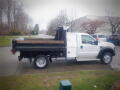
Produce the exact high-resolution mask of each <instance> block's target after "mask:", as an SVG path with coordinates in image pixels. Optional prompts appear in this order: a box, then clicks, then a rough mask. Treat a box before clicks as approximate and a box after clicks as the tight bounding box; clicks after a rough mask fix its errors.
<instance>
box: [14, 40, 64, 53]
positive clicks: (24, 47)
mask: <svg viewBox="0 0 120 90" xmlns="http://www.w3.org/2000/svg"><path fill="white" fill-rule="evenodd" d="M12 44H13V49H14V50H16V51H45V50H53V49H54V50H57V49H62V48H64V47H65V43H64V41H62V40H13V42H12Z"/></svg>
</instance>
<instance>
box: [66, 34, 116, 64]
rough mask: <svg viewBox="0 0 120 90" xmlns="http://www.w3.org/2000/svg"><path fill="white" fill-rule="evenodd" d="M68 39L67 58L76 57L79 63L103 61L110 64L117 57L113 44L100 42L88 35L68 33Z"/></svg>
mask: <svg viewBox="0 0 120 90" xmlns="http://www.w3.org/2000/svg"><path fill="white" fill-rule="evenodd" d="M66 38H67V58H72V57H75V58H76V60H77V61H90V60H102V61H103V62H104V63H106V64H108V63H110V62H111V60H112V56H114V55H115V46H114V45H113V44H112V43H108V42H104V41H98V40H96V39H95V38H94V37H92V36H91V35H89V34H87V33H71V32H67V35H66ZM103 59H104V60H103Z"/></svg>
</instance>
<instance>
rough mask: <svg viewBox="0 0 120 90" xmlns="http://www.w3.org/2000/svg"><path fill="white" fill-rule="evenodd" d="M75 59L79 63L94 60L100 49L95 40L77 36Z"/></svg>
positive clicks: (88, 36)
mask: <svg viewBox="0 0 120 90" xmlns="http://www.w3.org/2000/svg"><path fill="white" fill-rule="evenodd" d="M77 38H78V46H77V59H78V60H80V61H82V60H83V61H85V60H87V61H88V60H95V59H96V57H97V55H98V53H99V50H100V47H99V46H98V43H97V41H96V39H94V38H93V37H92V36H90V35H87V34H86V35H84V34H83V35H78V36H77Z"/></svg>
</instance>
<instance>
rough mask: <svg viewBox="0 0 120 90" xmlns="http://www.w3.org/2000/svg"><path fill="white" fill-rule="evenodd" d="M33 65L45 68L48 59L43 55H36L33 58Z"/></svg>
mask: <svg viewBox="0 0 120 90" xmlns="http://www.w3.org/2000/svg"><path fill="white" fill-rule="evenodd" d="M34 66H35V67H36V68H39V69H43V68H46V67H47V66H48V59H47V57H45V56H37V57H36V58H35V60H34Z"/></svg>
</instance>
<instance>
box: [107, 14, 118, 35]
mask: <svg viewBox="0 0 120 90" xmlns="http://www.w3.org/2000/svg"><path fill="white" fill-rule="evenodd" d="M108 21H109V24H110V26H111V32H112V34H115V33H119V32H120V17H112V16H108Z"/></svg>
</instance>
